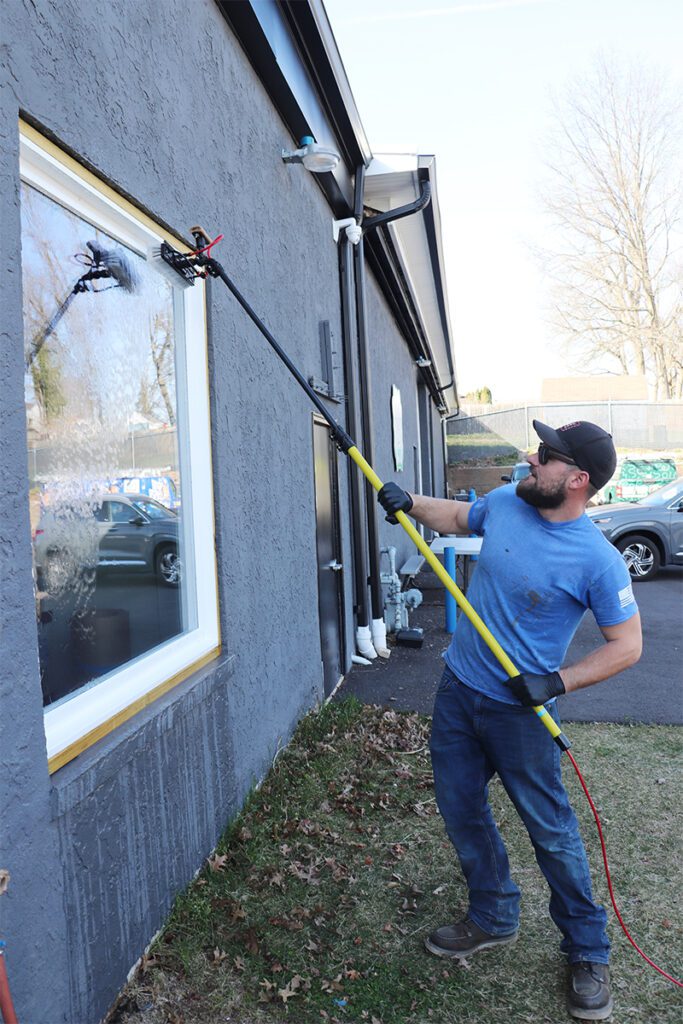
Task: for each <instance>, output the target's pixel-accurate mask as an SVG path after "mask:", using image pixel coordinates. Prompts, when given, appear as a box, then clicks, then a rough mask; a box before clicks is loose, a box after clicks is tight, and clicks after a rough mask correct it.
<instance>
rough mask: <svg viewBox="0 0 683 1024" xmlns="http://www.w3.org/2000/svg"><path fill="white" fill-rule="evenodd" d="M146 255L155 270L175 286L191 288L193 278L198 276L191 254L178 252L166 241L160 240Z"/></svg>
mask: <svg viewBox="0 0 683 1024" xmlns="http://www.w3.org/2000/svg"><path fill="white" fill-rule="evenodd" d="M148 257H149V259H150V261H151V262H152V264H153V265H154V268H155V270H158V271H159V273H160V274H162V275H163V276H164V277H165V278H166V280H167V281H169V282H170V283H171V284H173V285H175V286H176V287H177V286H178V285H180V287H181V288H191V287H192V285H193V284H194V282H195V279H196V278H197V277H199V276H200V274H199V273H198V271H197V267H196V265H195V260H194V259H193V257H192V255H185V253H182V252H178V250H177V249H174V248H173V246H171V245H169V244H168V242H162V243H161V245H160V246H159V247H158V248H154V249H150V250H149V252H148Z"/></svg>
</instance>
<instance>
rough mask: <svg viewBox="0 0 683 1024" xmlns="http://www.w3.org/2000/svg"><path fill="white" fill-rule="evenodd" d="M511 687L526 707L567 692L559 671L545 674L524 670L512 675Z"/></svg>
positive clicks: (543, 702) (535, 705) (542, 702)
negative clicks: (534, 673)
mask: <svg viewBox="0 0 683 1024" xmlns="http://www.w3.org/2000/svg"><path fill="white" fill-rule="evenodd" d="M510 689H511V690H512V692H513V693H514V695H515V697H516V698H517V700H518V701H520V703H521V704H523V705H524V707H525V708H531V707H537V706H538V705H540V704H545V702H546V701H548V700H551V699H552V698H553V697H559V696H560V694H561V693H565V692H566V691H565V688H564V683H563V682H562V676H561V675H560V673H559V672H548V674H547V675H545V676H535V675H533V674H532V673H531V672H522V674H521V675H519V676H513V677H512V679H511V680H510Z"/></svg>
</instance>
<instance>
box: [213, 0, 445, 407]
mask: <svg viewBox="0 0 683 1024" xmlns="http://www.w3.org/2000/svg"><path fill="white" fill-rule="evenodd" d="M216 2H217V4H218V7H219V9H220V10H221V12H222V14H223V16H224V17H225V18H226V20H227V21H228V22H229V24H230V26H231V28H232V30H233V32H234V33H235V35H236V37H237V38H238V40H239V41H240V43H241V45H242V47H243V49H244V51H245V53H246V55H247V57H248V59H249V60H250V62H251V64H252V66H253V67H254V69H255V71H256V73H257V74H258V76H259V78H260V80H261V81H262V83H263V85H264V86H265V88H266V90H267V92H268V94H269V95H270V98H271V100H272V102H273V103H274V105H275V107H276V108H277V110H278V111H279V113H280V116H281V117H282V120H283V122H284V123H285V125H287V127H288V129H289V131H290V132H291V135H292V141H293V142H294V143H296V144H298V142H299V140H300V139H301V138H302V136H304V135H312V136H313V137H314V138H315V139H316V140H317V141H318V142H320V143H323V144H324V145H329V146H332V147H333V148H335V149H337V150H338V151H339V152H340V154H341V157H342V159H341V160H340V162H339V164H338V165H337V168H336V170H335V171H334V172H331V173H326V174H318V175H313V177H314V178H315V180H316V184H317V185H318V186H319V187H320V189H321V190H322V192H323V194H324V195H325V197H326V199H327V202H328V203H329V206H330V208H331V210H332V213H333V215H334V216H335V217H337V218H340V217H348V216H350V215H353V213H354V205H355V203H354V199H355V195H354V191H355V189H354V183H355V180H356V178H357V175H358V172H359V169H360V168H365V169H366V172H365V190H364V200H365V206H366V209H368V208H369V209H370V210H376V211H378V212H385V211H386V210H389V209H393V208H394V207H396V206H400V205H405V204H406V203H410V202H413V201H414V200H415V199H416V198H417V197H418V196H419V195H420V191H421V187H422V182H423V181H425V180H427V181H429V182H430V184H431V186H432V199H431V202H430V203H429V205H428V206H427V207H425V209H423V210H422V211H421V212H420V213H415V214H413V215H411V216H409V217H405V218H404V219H402V220H400V221H396V222H395V223H391V224H388V225H383V226H380V227H377V228H376V229H373V230H370V231H368V233H367V240H366V242H365V251H366V253H367V256H368V260H369V262H370V265H371V266H372V269H373V272H374V273H375V276H376V277H377V279H378V281H379V284H380V287H381V288H382V291H383V292H384V295H385V296H386V298H387V301H388V302H389V305H390V307H391V309H392V311H393V313H394V316H395V317H396V320H397V323H398V325H399V327H400V329H401V331H402V333H403V334H404V336H405V337H406V339H407V342H408V344H409V346H410V348H411V351H412V353H413V354H414V356H415V359H416V361H417V360H419V361H420V362H421V363H422V364H425V363H427V362H429V364H430V365H429V366H426V365H423V366H422V368H421V369H420V373H421V374H422V376H423V379H424V380H425V382H426V383H427V385H428V387H429V390H430V393H431V395H432V398H433V400H434V402H435V403H436V404H437V406H440V407H441V412H442V414H446V413H447V412H449V411H450V412H452V411H453V410H454V409H455V411H456V412H457V411H458V399H457V392H456V389H455V372H454V361H453V346H452V338H451V330H450V325H449V317H448V302H447V299H446V287H445V277H444V263H443V254H442V251H441V223H440V218H439V203H438V196H437V192H436V172H435V161H434V157H433V156H415V155H406V154H391V155H385V156H377V157H374V156H373V155H372V153H371V151H370V147H369V145H368V141H367V138H366V136H365V132H364V130H363V126H362V123H361V120H360V116H359V114H358V110H357V108H356V104H355V101H354V99H353V95H352V92H351V88H350V86H349V82H348V78H347V76H346V71H345V69H344V65H343V62H342V59H341V56H340V54H339V50H338V48H337V43H336V40H335V38H334V33H333V32H332V28H331V26H330V22H329V19H328V17H327V13H326V11H325V7H324V4H323V2H322V0H240V2H239V3H238V2H235V0H216ZM273 159H276V156H275V154H274V156H273Z"/></svg>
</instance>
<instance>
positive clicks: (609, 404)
mask: <svg viewBox="0 0 683 1024" xmlns="http://www.w3.org/2000/svg"><path fill="white" fill-rule="evenodd" d="M607 424H608V425H607V433H608V434H612V436H614V431H613V430H612V400H611V399H610V398H608V399H607Z"/></svg>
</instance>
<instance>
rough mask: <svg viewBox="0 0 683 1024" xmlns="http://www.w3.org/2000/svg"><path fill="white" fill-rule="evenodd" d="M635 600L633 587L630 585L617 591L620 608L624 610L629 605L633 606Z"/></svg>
mask: <svg viewBox="0 0 683 1024" xmlns="http://www.w3.org/2000/svg"><path fill="white" fill-rule="evenodd" d="M634 600H635V598H634V597H633V586H632V584H631V583H629V585H628V586H627V587H624V589H623V590H620V591H619V604H620V605H621V607H622V608H625V607H626V606H627V605H629V604H633V602H634Z"/></svg>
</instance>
